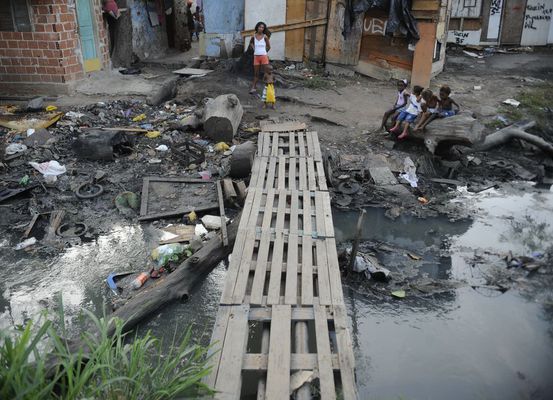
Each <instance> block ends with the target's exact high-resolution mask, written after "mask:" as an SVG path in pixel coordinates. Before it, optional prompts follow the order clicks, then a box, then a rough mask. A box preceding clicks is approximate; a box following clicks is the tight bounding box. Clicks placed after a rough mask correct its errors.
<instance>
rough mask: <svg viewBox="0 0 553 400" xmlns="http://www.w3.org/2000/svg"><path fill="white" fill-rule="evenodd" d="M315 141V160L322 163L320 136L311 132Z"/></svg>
mask: <svg viewBox="0 0 553 400" xmlns="http://www.w3.org/2000/svg"><path fill="white" fill-rule="evenodd" d="M311 134H312V135H313V136H312V140H313V158H315V160H316V161H322V159H323V155H322V153H321V144H320V143H319V134H318V133H317V132H315V131H313V132H311Z"/></svg>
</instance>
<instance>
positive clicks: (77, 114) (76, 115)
mask: <svg viewBox="0 0 553 400" xmlns="http://www.w3.org/2000/svg"><path fill="white" fill-rule="evenodd" d="M65 116H66V117H67V118H70V119H79V118H82V117H84V114H83V113H81V112H76V111H68V112H66V113H65Z"/></svg>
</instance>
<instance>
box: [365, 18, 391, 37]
mask: <svg viewBox="0 0 553 400" xmlns="http://www.w3.org/2000/svg"><path fill="white" fill-rule="evenodd" d="M387 25H388V21H387V20H382V19H380V18H374V17H370V18H365V21H364V23H363V30H364V31H365V32H367V33H368V34H369V35H382V36H384V35H385V33H386V26H387Z"/></svg>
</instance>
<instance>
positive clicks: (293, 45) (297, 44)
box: [284, 0, 305, 62]
mask: <svg viewBox="0 0 553 400" xmlns="http://www.w3.org/2000/svg"><path fill="white" fill-rule="evenodd" d="M304 20H305V0H294V1H288V2H287V3H286V23H287V24H291V23H296V22H302V21H304ZM304 35H305V29H304V28H301V29H294V30H292V31H288V32H286V37H285V42H284V43H285V47H284V54H285V57H286V59H287V60H290V61H297V62H300V61H303V43H304Z"/></svg>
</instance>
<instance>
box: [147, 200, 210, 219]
mask: <svg viewBox="0 0 553 400" xmlns="http://www.w3.org/2000/svg"><path fill="white" fill-rule="evenodd" d="M217 208H219V204H218V203H213V204H208V205H206V206H201V207H192V206H191V207H184V208H179V209H178V210H173V211H167V212H162V213H156V214H147V215H144V216H140V217H138V220H139V221H151V220H152V219H162V218H171V217H178V216H180V215H184V214H188V213H191V212H192V211H198V212H201V211H211V210H216V209H217Z"/></svg>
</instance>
